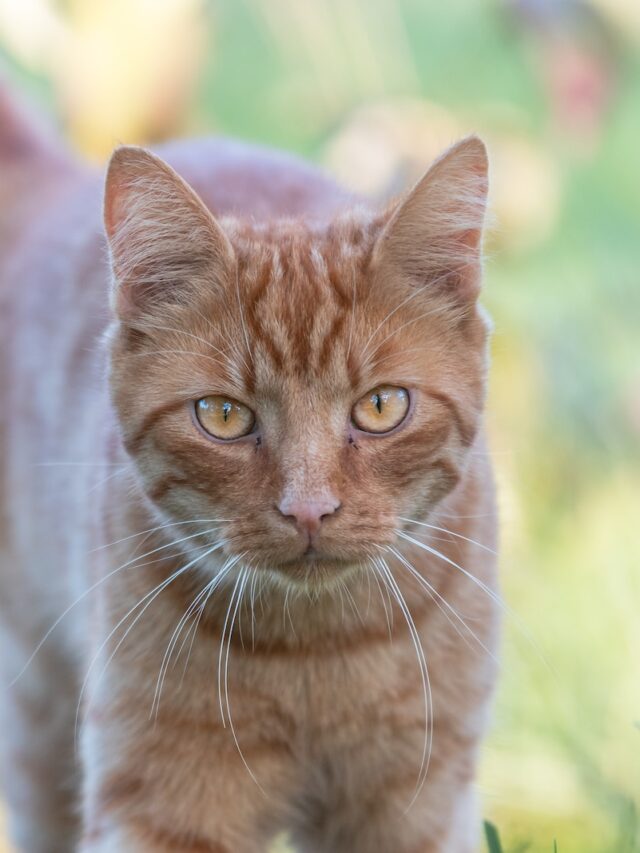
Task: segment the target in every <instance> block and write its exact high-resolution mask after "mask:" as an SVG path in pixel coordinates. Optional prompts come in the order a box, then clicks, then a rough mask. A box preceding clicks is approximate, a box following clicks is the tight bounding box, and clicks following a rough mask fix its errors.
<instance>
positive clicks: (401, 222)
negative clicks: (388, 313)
mask: <svg viewBox="0 0 640 853" xmlns="http://www.w3.org/2000/svg"><path fill="white" fill-rule="evenodd" d="M487 188H488V160H487V151H486V148H485V146H484V143H483V142H482V141H481V140H480V139H478V137H476V136H471V137H468V138H467V139H463V140H462V141H461V142H458V143H457V144H456V145H453V146H452V147H451V148H449V150H448V151H446V152H445V153H444V154H443V155H442V157H440V158H439V159H438V160H436V162H435V163H434V164H433V166H431V168H430V169H429V171H428V172H427V173H426V175H425V176H424V177H423V178H422V179H421V180H420V181H419V182H418V183H417V184H416V186H415V187H414V188H413V190H412V191H411V192H410V193H409V195H408V196H407V197H406V198H405V199H404V200H403V201H401V202H400V204H399V205H398V207H397V208H396V209H395V211H393V213H392V215H391V218H390V220H389V221H388V223H387V224H386V226H385V227H384V229H383V231H382V233H381V235H380V237H379V238H378V241H377V243H376V247H375V250H374V256H373V257H374V263H375V265H376V267H377V269H378V270H379V273H380V274H381V275H382V276H383V277H384V278H385V279H393V278H394V277H395V279H397V278H398V276H399V275H400V276H401V277H402V278H404V279H406V280H407V282H408V283H409V284H410V285H412V286H417V287H424V288H429V289H431V291H432V292H434V291H437V292H440V293H442V294H443V295H444V296H446V297H448V298H449V299H450V300H451V301H452V302H453V303H455V304H458V305H469V304H473V302H474V301H475V299H476V297H477V296H478V293H479V290H480V283H481V275H482V258H481V243H482V228H483V224H484V219H485V212H486V206H487Z"/></svg>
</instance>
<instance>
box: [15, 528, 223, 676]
mask: <svg viewBox="0 0 640 853" xmlns="http://www.w3.org/2000/svg"><path fill="white" fill-rule="evenodd" d="M207 532H209V533H211V532H213V529H212V530H209V531H207ZM179 541H184V540H179ZM172 544H173V543H169V544H168V545H166V546H164V547H171V545H172ZM199 547H200V548H201V549H202V548H208V547H209V546H208V545H206V546H205V545H202V546H199ZM157 550H160V549H155V550H154V551H148V552H147V553H146V554H141V555H140V556H139V557H136V558H135V559H134V560H128V561H127V562H126V563H123V564H122V565H120V566H117V567H116V568H115V569H112V570H111V571H109V572H107V574H106V575H103V576H102V577H101V578H99V579H98V580H97V581H96V582H95V583H93V584H91V586H89V587H88V588H87V589H85V590H84V592H83V593H82V594H81V595H79V596H78V598H76V599H75V601H73V602H72V603H71V604H70V605H69V606H68V607H66V608H65V609H64V610H63V611H62V613H61V614H60V616H58V618H57V619H56V621H55V622H54V623H53V625H51V627H50V628H49V629H48V630H47V631H46V633H45V634H44V636H43V637H42V639H41V640H40V641H39V642H38V644H37V645H36V647H35V649H34V650H33V651H32V652H31V654H30V655H29V657H28V659H27V661H26V662H25V664H24V666H23V667H22V669H21V670H20V672H19V673H18V674H17V675H16V676H15V678H14V679H13V681H11V682H10V683H11V686H13V685H14V684H16V682H17V681H18V680H19V679H20V678H22V676H23V675H24V673H25V672H26V671H27V669H28V668H29V667H30V666H31V664H32V663H33V661H34V659H35V657H36V655H37V654H38V652H39V651H40V650H41V649H42V647H43V646H44V644H45V643H46V642H47V640H48V639H49V637H50V636H51V635H52V634H53V632H54V631H55V630H56V628H57V627H58V626H59V625H60V623H61V622H62V621H63V620H64V619H65V618H66V617H67V616H68V615H69V613H71V611H72V610H73V609H74V607H77V606H78V605H79V604H80V603H81V602H82V601H83V600H84V599H85V598H86V597H87V596H88V595H90V594H91V593H92V592H94V590H96V589H97V588H98V587H99V586H101V585H102V584H103V583H105V582H106V581H108V580H109V578H112V577H113V576H114V575H116V574H118V572H121V571H122V570H123V569H128V568H131V567H135V568H136V569H141V568H143V567H145V566H150V565H152V564H153V563H160V562H162V561H163V560H167V559H171V558H172V557H181V556H184V551H182V550H180V551H176V552H175V553H173V554H164V555H163V556H162V557H159V558H158V559H157V560H147V561H146V562H144V563H140V562H139V560H142V559H143V558H144V557H148V556H151V555H152V554H154V553H156V551H157ZM195 550H197V548H194V549H192V551H191V553H192V552H193V551H195Z"/></svg>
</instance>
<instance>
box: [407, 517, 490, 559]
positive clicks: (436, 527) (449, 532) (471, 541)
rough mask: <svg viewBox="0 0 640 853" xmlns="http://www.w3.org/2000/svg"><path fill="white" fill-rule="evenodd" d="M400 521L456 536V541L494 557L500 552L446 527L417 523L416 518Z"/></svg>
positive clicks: (424, 522)
mask: <svg viewBox="0 0 640 853" xmlns="http://www.w3.org/2000/svg"><path fill="white" fill-rule="evenodd" d="M398 518H399V519H400V521H408V522H410V523H411V524H418V525H420V527H428V528H429V530H437V531H439V532H440V533H448V534H449V536H455V538H456V539H463V540H464V541H465V542H469V543H470V544H471V545H477V546H478V548H482V550H483V551H487V552H488V553H489V554H493V555H494V557H497V556H498V552H497V551H495V550H494V549H493V548H489V546H488V545H484V544H483V543H482V542H478V541H477V540H476V539H470V538H469V537H468V536H463V535H462V534H461V533H454V531H453V530H448V529H447V528H446V527H438V526H437V525H436V524H427V522H426V521H416V519H415V518H403V516H401V515H400V516H398Z"/></svg>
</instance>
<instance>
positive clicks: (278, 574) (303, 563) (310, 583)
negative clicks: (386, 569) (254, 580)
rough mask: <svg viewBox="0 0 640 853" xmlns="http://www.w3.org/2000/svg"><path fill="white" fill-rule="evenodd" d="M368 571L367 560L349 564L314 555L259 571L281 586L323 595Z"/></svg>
mask: <svg viewBox="0 0 640 853" xmlns="http://www.w3.org/2000/svg"><path fill="white" fill-rule="evenodd" d="M364 568H365V566H364V560H361V559H357V558H355V557H354V558H352V559H348V560H346V559H337V558H329V557H320V556H316V555H314V556H302V557H298V558H296V559H293V560H287V561H285V562H282V563H274V564H273V565H270V566H265V567H264V568H263V569H261V570H259V571H263V572H265V573H266V574H267V575H268V576H269V578H270V579H271V580H272V582H273V583H274V584H275V585H277V586H281V587H286V588H291V587H295V588H296V589H310V590H317V591H321V590H328V589H331V588H332V587H334V586H338V585H339V584H342V583H343V582H344V580H345V579H346V578H347V577H350V576H353V575H355V574H356V573H357V572H359V571H363V570H364Z"/></svg>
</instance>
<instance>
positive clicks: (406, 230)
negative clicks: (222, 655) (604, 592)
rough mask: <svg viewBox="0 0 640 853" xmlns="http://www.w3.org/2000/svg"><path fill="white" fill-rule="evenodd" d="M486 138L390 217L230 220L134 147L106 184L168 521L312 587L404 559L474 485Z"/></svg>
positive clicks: (116, 359) (436, 170) (138, 450)
mask: <svg viewBox="0 0 640 853" xmlns="http://www.w3.org/2000/svg"><path fill="white" fill-rule="evenodd" d="M485 194H486V157H485V154H484V148H483V146H482V145H481V143H479V142H478V141H477V140H473V139H472V140H468V141H466V142H463V143H461V144H460V145H459V146H458V147H457V148H455V149H453V150H452V151H450V152H449V154H448V155H447V156H445V157H444V158H443V159H441V160H440V161H438V163H437V164H436V165H435V166H434V167H433V168H432V169H431V171H430V172H429V173H427V175H426V176H425V178H424V179H423V181H422V182H421V183H420V184H418V186H417V187H416V188H415V189H414V190H413V192H412V193H411V194H410V195H409V197H408V198H407V199H406V200H405V201H404V202H402V203H401V204H400V205H398V206H396V207H395V208H394V209H392V210H389V211H386V212H385V213H383V214H381V215H373V214H371V213H365V212H362V211H359V212H354V213H352V214H350V215H345V216H343V217H342V218H339V219H337V220H335V221H333V222H331V223H329V224H328V225H310V224H308V223H304V222H291V221H286V222H284V221H275V222H272V223H267V224H265V225H263V226H260V227H256V226H252V225H249V224H247V223H243V222H239V221H232V220H221V221H220V222H218V221H216V220H214V219H213V217H212V216H211V214H210V213H209V212H208V211H207V210H206V209H205V208H204V206H203V205H202V203H201V202H200V201H199V199H198V198H197V197H196V196H195V194H194V193H193V192H192V191H191V190H190V189H189V188H188V187H187V186H186V185H185V184H184V183H183V182H182V181H181V180H180V179H179V178H178V176H177V175H175V173H173V172H172V171H171V170H170V169H169V167H167V166H166V165H165V164H163V163H162V162H161V161H159V160H157V159H156V158H154V157H153V156H152V155H150V154H147V153H146V152H142V151H140V150H138V149H120V150H119V151H118V152H117V153H116V154H115V155H114V159H113V160H112V164H111V167H110V172H109V178H108V183H107V195H106V207H105V221H106V227H107V234H108V236H109V239H110V246H111V252H112V261H113V270H114V278H115V282H116V287H115V294H114V307H115V311H116V314H117V318H118V319H117V323H116V325H115V326H114V329H113V334H112V389H113V397H114V401H115V406H116V410H117V412H118V416H119V419H120V423H121V429H122V435H123V440H124V444H125V447H126V449H127V451H128V453H129V454H130V456H131V457H132V459H133V460H134V462H135V464H136V466H137V470H138V472H139V475H140V481H141V483H142V485H143V488H144V490H145V493H146V495H147V497H148V499H149V500H150V501H151V503H152V504H153V506H154V507H156V508H157V509H158V510H159V511H160V512H161V513H162V515H163V516H164V517H166V518H169V519H170V520H175V521H187V520H192V519H193V520H195V519H198V520H202V523H201V527H202V528H203V529H210V532H209V533H208V534H207V541H208V542H210V543H212V544H213V543H214V542H220V543H221V545H220V552H221V553H222V554H224V555H226V556H227V557H234V556H237V557H239V558H241V559H242V561H243V562H244V563H245V564H250V565H252V566H254V567H257V568H262V569H264V570H265V571H270V572H272V573H275V574H277V575H278V576H279V577H280V578H287V579H289V580H292V581H295V582H308V581H309V579H310V578H313V579H314V580H318V579H319V578H330V577H331V576H332V575H336V574H337V573H340V572H341V571H342V570H344V569H348V568H349V567H353V566H354V565H360V564H363V563H366V560H367V559H368V558H369V557H371V556H374V557H375V556H376V554H377V553H379V549H380V548H383V547H384V546H386V545H389V544H392V543H393V542H394V541H395V538H396V530H398V529H402V528H403V527H405V526H406V524H407V519H411V518H424V517H425V515H427V514H428V513H429V511H430V510H432V509H433V508H434V507H435V506H436V505H437V504H438V502H439V501H440V500H442V498H443V497H444V496H445V495H446V494H448V493H449V492H450V491H451V490H452V489H453V488H454V487H455V485H456V483H457V481H458V479H459V477H460V474H461V471H462V469H463V466H464V463H465V458H466V455H467V452H468V449H469V447H470V446H471V444H472V442H473V440H474V436H475V434H476V430H477V427H478V420H479V417H480V412H481V407H482V401H483V388H484V370H485V337H486V334H485V328H484V324H483V322H482V320H481V319H480V317H479V315H478V312H477V309H476V306H475V298H476V295H477V291H478V287H479V276H480V266H479V264H480V261H479V242H480V233H481V225H482V216H483V213H484V200H485Z"/></svg>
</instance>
